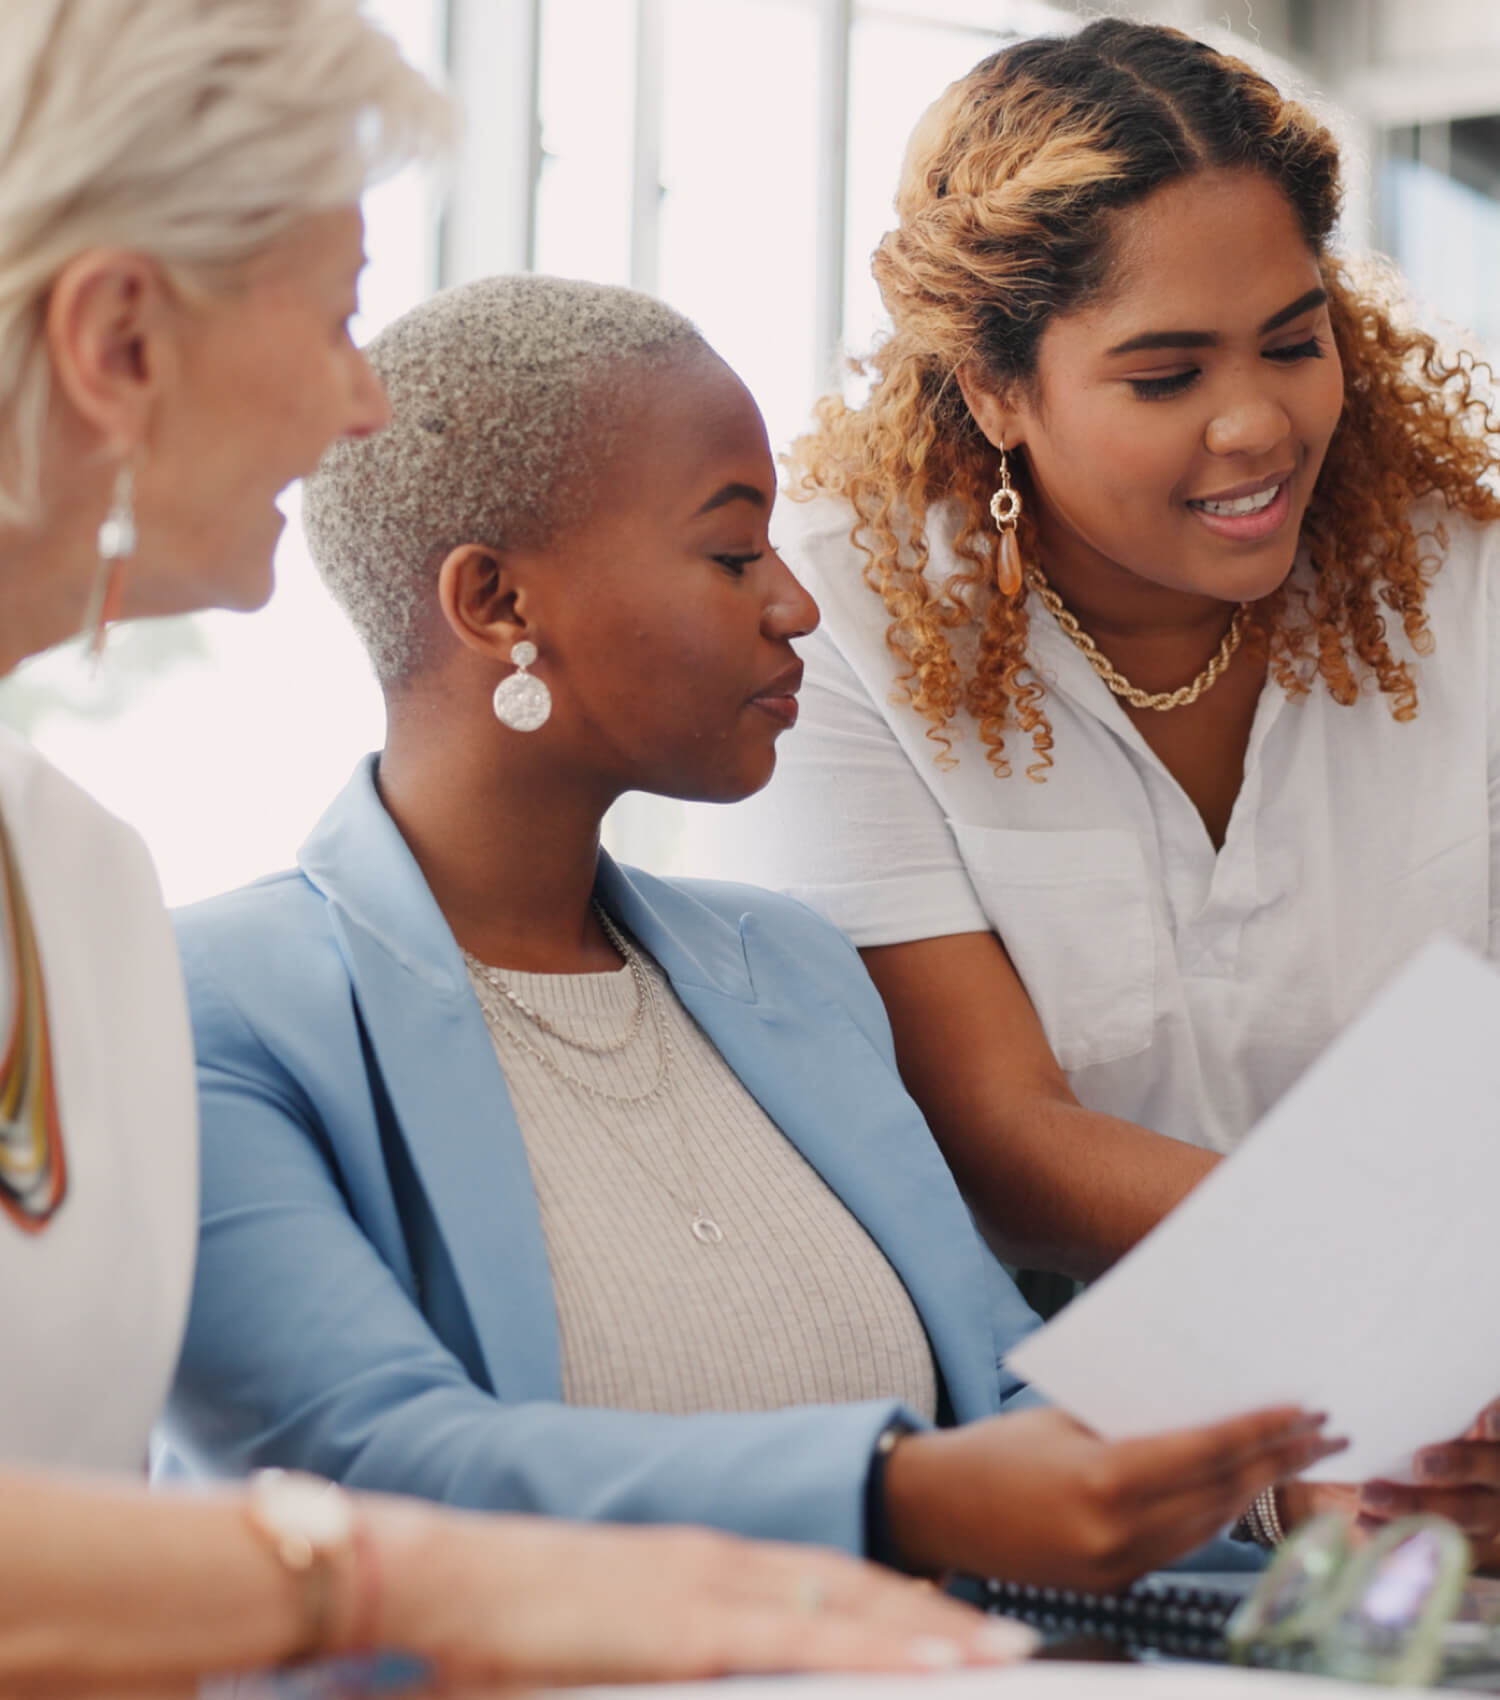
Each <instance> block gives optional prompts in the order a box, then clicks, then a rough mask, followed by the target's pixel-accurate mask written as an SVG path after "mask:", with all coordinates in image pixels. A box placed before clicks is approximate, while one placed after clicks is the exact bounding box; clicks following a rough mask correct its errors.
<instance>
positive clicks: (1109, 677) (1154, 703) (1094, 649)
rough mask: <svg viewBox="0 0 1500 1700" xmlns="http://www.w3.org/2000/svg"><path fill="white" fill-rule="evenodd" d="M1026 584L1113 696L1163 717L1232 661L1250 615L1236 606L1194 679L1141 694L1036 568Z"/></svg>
mask: <svg viewBox="0 0 1500 1700" xmlns="http://www.w3.org/2000/svg"><path fill="white" fill-rule="evenodd" d="M1026 582H1027V584H1028V585H1030V587H1031V588H1032V589H1033V590H1034V591H1035V592H1036V593H1037V595H1038V596H1039V597H1041V599H1042V606H1043V607H1044V608H1045V609H1046V610H1047V612H1048V613H1049V614H1050V615H1051V616H1052V618H1053V619H1054V620H1056V621H1057V623H1058V625H1059V626H1061V627H1062V630H1063V635H1064V637H1066V638H1067V639H1068V640H1069V642H1070V643H1072V645H1073V646H1074V648H1075V649H1079V650H1081V651H1082V652H1083V658H1084V660H1085V661H1087V662H1088V664H1089V666H1090V667H1092V668H1093V669H1094V671H1095V672H1096V673H1097V674H1098V675H1099V677H1100V678H1101V679H1103V681H1104V682H1105V684H1106V685H1108V686H1109V688H1110V690H1111V691H1113V692H1114V694H1115V695H1116V696H1117V697H1123V698H1124V699H1125V701H1126V702H1128V703H1129V704H1130V705H1131V706H1132V707H1133V708H1154V709H1156V710H1157V712H1158V713H1161V714H1165V713H1166V711H1167V710H1168V709H1169V708H1186V707H1187V705H1188V704H1189V703H1190V702H1197V700H1198V698H1199V697H1201V696H1202V695H1203V693H1204V692H1205V691H1207V690H1211V689H1212V688H1213V687H1214V686H1215V685H1216V684H1217V683H1218V682H1219V680H1220V678H1222V677H1223V674H1224V669H1225V668H1226V667H1227V666H1228V665H1229V663H1230V662H1231V661H1232V660H1233V659H1234V654H1235V651H1236V650H1237V649H1238V648H1239V647H1240V643H1241V641H1242V639H1243V638H1244V636H1245V621H1246V618H1247V617H1248V615H1249V613H1250V604H1249V603H1248V602H1242V603H1240V605H1239V607H1238V608H1236V609H1235V611H1234V618H1233V619H1232V620H1231V621H1230V622H1229V630H1228V631H1227V632H1225V634H1224V641H1223V643H1221V644H1220V645H1219V648H1218V651H1217V652H1216V654H1215V655H1214V657H1213V659H1212V660H1211V661H1210V662H1209V664H1208V665H1207V666H1206V667H1205V668H1204V669H1203V671H1202V672H1201V673H1200V674H1199V675H1198V677H1197V678H1196V679H1191V680H1189V681H1188V683H1187V684H1185V685H1179V686H1178V687H1177V689H1176V690H1175V691H1143V690H1142V689H1141V688H1140V686H1139V685H1132V684H1131V682H1130V681H1129V679H1127V678H1126V677H1125V675H1124V674H1123V673H1122V672H1120V670H1119V669H1118V668H1117V667H1115V666H1113V665H1112V664H1111V663H1110V662H1109V660H1108V659H1107V658H1106V657H1105V656H1104V655H1103V653H1102V652H1101V651H1100V649H1099V646H1098V644H1096V643H1095V642H1094V640H1093V639H1092V638H1091V637H1090V636H1089V634H1088V633H1087V632H1086V631H1085V630H1084V629H1083V627H1082V626H1080V625H1079V623H1078V621H1077V619H1076V618H1075V617H1074V616H1073V614H1072V613H1071V611H1070V610H1069V608H1068V606H1067V604H1066V603H1065V602H1064V601H1063V599H1062V598H1061V597H1060V596H1059V595H1058V594H1057V592H1056V591H1055V590H1054V589H1053V588H1052V586H1051V585H1050V584H1048V582H1047V580H1046V579H1045V577H1043V575H1042V569H1041V568H1040V567H1032V568H1030V569H1029V570H1028V571H1027V574H1026Z"/></svg>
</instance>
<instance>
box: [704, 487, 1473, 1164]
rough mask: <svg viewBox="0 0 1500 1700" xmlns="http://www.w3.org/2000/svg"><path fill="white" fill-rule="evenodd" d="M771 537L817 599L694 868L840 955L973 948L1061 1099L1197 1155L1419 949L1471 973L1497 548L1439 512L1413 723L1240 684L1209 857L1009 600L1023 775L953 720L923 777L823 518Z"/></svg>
mask: <svg viewBox="0 0 1500 1700" xmlns="http://www.w3.org/2000/svg"><path fill="white" fill-rule="evenodd" d="M778 518H779V522H780V523H779V526H778V530H779V533H780V536H779V544H780V547H781V549H782V553H783V554H784V555H785V556H786V558H787V560H788V563H789V564H790V565H791V567H792V569H793V571H795V572H796V573H797V574H798V576H799V577H801V578H802V579H803V580H804V582H805V583H806V584H807V585H808V587H809V589H811V591H812V592H813V594H814V595H815V596H816V597H817V599H818V601H819V603H820V605H821V607H822V610H823V625H822V627H821V629H820V630H819V631H818V632H817V633H816V634H814V636H813V637H812V638H810V639H808V640H807V641H806V642H805V643H804V644H802V645H801V646H799V647H800V648H801V650H802V653H803V655H804V656H805V658H806V662H807V680H806V685H805V687H804V690H803V695H802V716H801V720H800V722H799V724H798V726H797V728H796V729H795V730H794V731H793V732H791V733H789V734H787V735H786V736H784V737H783V738H782V740H781V743H780V757H779V761H778V767H777V772H776V775H775V777H774V778H773V780H772V782H771V784H770V786H769V788H768V789H767V790H766V791H765V792H763V793H762V794H761V795H760V796H759V797H756V798H752V799H751V800H750V801H748V802H747V803H744V804H740V805H737V806H735V807H733V808H729V809H719V810H713V811H698V813H697V814H696V815H695V817H694V819H693V821H692V823H691V826H690V829H689V830H690V833H691V835H692V836H691V849H690V858H691V860H692V863H693V865H694V869H695V871H701V872H704V873H709V872H712V873H714V874H716V875H720V876H723V877H730V878H740V879H747V880H751V881H757V882H759V883H761V884H765V885H771V886H776V887H780V888H782V889H784V890H787V891H791V892H793V893H795V894H796V895H797V896H799V897H801V898H803V899H805V900H806V901H807V902H809V903H811V904H812V905H814V906H815V907H816V908H818V909H820V910H821V911H823V912H824V913H825V914H826V915H828V916H829V917H830V918H831V919H832V920H833V921H835V922H836V923H837V924H838V925H839V926H841V927H843V928H844V930H845V931H846V932H847V933H849V934H850V936H851V937H852V938H853V939H854V941H855V943H856V944H859V945H879V944H891V943H899V942H903V941H907V940H912V939H921V938H930V937H935V936H937V935H940V934H949V933H963V932H971V931H977V930H981V929H993V930H994V931H995V932H996V933H997V934H998V935H999V937H1000V938H1001V939H1002V940H1003V942H1004V944H1005V946H1006V949H1007V950H1008V952H1009V953H1010V957H1011V960H1012V961H1013V962H1014V964H1015V967H1016V970H1017V972H1018V973H1019V975H1020V976H1021V979H1022V980H1023V982H1024V983H1025V985H1026V988H1027V991H1028V992H1029V994H1030V996H1031V999H1032V1002H1033V1004H1034V1005H1035V1007H1036V1010H1037V1013H1038V1015H1039V1017H1040V1019H1041V1021H1042V1024H1043V1026H1044V1027H1045V1029H1046V1032H1047V1035H1048V1038H1049V1040H1050V1041H1051V1044H1052V1047H1053V1049H1054V1051H1055V1053H1056V1055H1057V1058H1058V1061H1059V1063H1060V1064H1061V1065H1062V1067H1063V1068H1064V1069H1065V1070H1066V1071H1067V1074H1068V1077H1069V1079H1070V1081H1071V1083H1072V1086H1073V1089H1074V1091H1075V1092H1076V1093H1077V1095H1078V1097H1079V1099H1080V1100H1081V1102H1083V1103H1084V1104H1086V1105H1088V1106H1090V1107H1092V1108H1097V1109H1100V1110H1105V1111H1109V1112H1111V1113H1113V1114H1115V1115H1119V1116H1124V1117H1128V1118H1129V1119H1131V1120H1133V1121H1137V1122H1140V1123H1143V1124H1144V1125H1145V1126H1147V1127H1151V1128H1155V1129H1157V1130H1159V1131H1160V1132H1163V1133H1167V1134H1172V1135H1174V1136H1175V1137H1177V1138H1179V1139H1184V1140H1189V1141H1191V1142H1193V1143H1194V1144H1198V1145H1202V1146H1207V1147H1209V1148H1211V1149H1214V1150H1219V1151H1224V1150H1227V1149H1229V1148H1230V1147H1231V1146H1232V1145H1233V1144H1234V1143H1235V1141H1236V1140H1237V1139H1239V1138H1240V1137H1241V1136H1242V1135H1243V1134H1244V1133H1245V1132H1246V1131H1247V1130H1248V1129H1249V1128H1250V1127H1251V1125H1252V1124H1253V1123H1254V1122H1255V1120H1256V1119H1257V1118H1258V1117H1259V1116H1260V1115H1261V1114H1262V1112H1263V1111H1264V1110H1265V1109H1266V1108H1267V1107H1268V1106H1269V1105H1271V1104H1272V1103H1274V1102H1275V1101H1276V1099H1278V1098H1279V1097H1280V1096H1281V1094H1282V1093H1283V1092H1285V1091H1286V1089H1287V1088H1288V1087H1289V1086H1290V1085H1291V1084H1292V1082H1293V1081H1295V1080H1296V1078H1297V1077H1298V1075H1299V1074H1301V1072H1302V1071H1303V1069H1304V1068H1305V1067H1306V1066H1307V1065H1308V1063H1309V1062H1311V1061H1312V1059H1313V1058H1314V1057H1316V1056H1317V1055H1318V1053H1319V1052H1320V1051H1321V1050H1322V1049H1323V1048H1324V1046H1325V1045H1326V1044H1327V1043H1328V1041H1329V1040H1330V1039H1331V1038H1332V1037H1333V1036H1334V1034H1336V1033H1337V1032H1338V1031H1339V1029H1340V1028H1341V1027H1342V1026H1343V1025H1344V1024H1345V1023H1346V1022H1347V1021H1348V1020H1349V1018H1350V1017H1351V1015H1353V1014H1354V1013H1355V1012H1356V1011H1357V1010H1358V1009H1359V1007H1360V1006H1361V1005H1362V1004H1363V1003H1364V1002H1365V1001H1366V999H1368V998H1369V996H1370V995H1371V993H1372V992H1374V991H1375V989H1376V988H1377V987H1378V986H1379V985H1380V984H1381V983H1382V982H1383V981H1384V980H1385V979H1386V978H1387V977H1388V976H1389V975H1390V974H1391V973H1392V971H1393V970H1394V969H1396V968H1397V967H1398V966H1399V965H1400V964H1401V963H1402V962H1403V961H1404V960H1405V959H1406V958H1407V957H1408V956H1410V955H1411V954H1412V952H1413V951H1415V950H1416V949H1417V947H1418V946H1419V945H1420V944H1422V943H1423V941H1424V940H1426V939H1427V938H1429V937H1430V936H1431V935H1432V934H1433V933H1435V932H1439V931H1441V932H1446V933H1448V934H1449V935H1450V936H1452V937H1454V938H1457V939H1460V940H1462V941H1463V942H1465V943H1466V944H1468V945H1470V946H1471V947H1473V948H1474V949H1476V950H1479V951H1481V952H1485V953H1488V954H1491V955H1493V954H1495V951H1496V947H1497V942H1500V926H1497V909H1496V867H1497V864H1496V855H1497V843H1500V832H1497V831H1496V826H1495V810H1496V806H1497V789H1500V703H1497V700H1496V698H1497V690H1496V680H1497V677H1500V674H1497V667H1496V649H1497V642H1500V617H1497V606H1496V598H1497V594H1500V588H1497V572H1500V529H1497V528H1495V527H1476V526H1475V525H1473V524H1472V523H1471V522H1469V521H1468V520H1466V519H1463V518H1461V517H1458V516H1453V515H1442V516H1441V523H1442V524H1443V526H1444V527H1445V528H1446V532H1447V538H1448V546H1447V548H1446V551H1444V552H1443V564H1442V567H1441V570H1440V571H1439V572H1438V573H1437V575H1436V577H1435V578H1434V579H1433V581H1432V583H1431V586H1430V588H1429V591H1428V597H1427V608H1428V618H1429V622H1430V626H1431V630H1432V633H1433V636H1434V639H1435V647H1434V650H1433V652H1432V654H1431V655H1429V656H1426V657H1415V656H1412V654H1411V650H1410V646H1409V645H1408V644H1407V643H1406V640H1405V637H1404V634H1403V633H1402V631H1401V628H1400V624H1399V621H1398V620H1396V619H1395V618H1394V617H1388V618H1387V622H1386V625H1387V637H1388V641H1389V642H1390V644H1391V647H1392V650H1393V652H1394V653H1395V654H1397V655H1398V656H1406V657H1408V658H1409V659H1411V660H1412V664H1413V668H1414V672H1415V675H1416V678H1417V681H1418V687H1419V692H1420V706H1419V711H1418V714H1417V717H1416V719H1415V720H1413V721H1410V722H1408V723H1406V724H1399V723H1398V722H1397V721H1395V720H1394V719H1393V718H1392V717H1391V712H1390V706H1389V699H1388V698H1386V697H1384V696H1382V695H1380V694H1379V693H1377V692H1376V691H1375V690H1374V689H1373V687H1369V688H1367V689H1366V690H1365V691H1364V692H1363V693H1362V694H1361V695H1360V697H1359V699H1358V700H1357V701H1356V702H1355V703H1354V704H1353V705H1351V706H1348V707H1340V706H1339V705H1338V704H1337V703H1336V702H1334V701H1333V699H1332V698H1331V697H1330V696H1329V695H1328V693H1327V690H1326V689H1325V688H1324V687H1323V686H1322V685H1321V684H1320V683H1319V684H1315V685H1314V686H1313V688H1312V690H1311V691H1310V693H1309V694H1308V695H1306V696H1304V697H1300V698H1296V699H1290V698H1288V697H1287V695H1286V694H1285V692H1284V691H1283V690H1282V689H1281V688H1280V686H1278V685H1276V684H1275V683H1272V682H1268V683H1267V685H1266V687H1265V689H1264V691H1263V693H1262V695H1261V699H1260V702H1259V705H1258V707H1257V710H1256V714H1255V720H1254V725H1253V728H1252V731H1251V734H1250V743H1249V749H1248V751H1247V753H1246V758H1245V772H1244V781H1243V785H1242V787H1241V790H1240V794H1239V797H1238V799H1237V800H1236V802H1235V805H1234V811H1233V814H1232V817H1231V819H1230V822H1229V828H1228V834H1227V837H1226V839H1225V842H1224V845H1223V848H1222V849H1221V850H1219V851H1218V852H1215V850H1214V846H1213V843H1212V841H1211V840H1210V838H1209V836H1208V833H1207V831H1206V829H1205V827H1204V825H1203V822H1202V819H1201V817H1200V816H1199V814H1198V812H1197V810H1196V808H1195V807H1194V805H1193V804H1192V802H1191V801H1190V800H1189V798H1188V797H1187V795H1186V793H1185V792H1184V791H1183V790H1182V788H1181V787H1180V786H1179V785H1178V784H1177V782H1176V781H1175V780H1174V779H1173V778H1172V776H1171V775H1170V774H1169V773H1168V772H1167V770H1166V768H1165V767H1164V766H1163V765H1162V763H1161V761H1160V760H1159V759H1158V758H1157V757H1156V756H1155V755H1154V754H1153V753H1152V751H1151V750H1150V748H1149V747H1148V746H1147V744H1146V742H1145V740H1144V739H1143V738H1142V737H1141V735H1140V733H1139V732H1138V731H1137V730H1136V728H1135V727H1134V726H1133V725H1132V724H1131V722H1130V720H1129V719H1128V717H1127V716H1126V715H1125V713H1124V712H1123V710H1122V709H1121V707H1120V705H1119V704H1118V703H1117V702H1116V700H1115V699H1114V697H1112V696H1111V695H1110V693H1109V691H1108V690H1107V689H1106V687H1105V686H1104V684H1103V683H1102V682H1101V681H1100V679H1099V678H1098V677H1097V676H1096V675H1095V674H1094V672H1093V671H1092V669H1091V668H1090V667H1089V665H1088V662H1087V661H1086V660H1085V659H1084V657H1083V656H1082V655H1081V654H1080V653H1079V652H1078V650H1077V649H1076V648H1075V647H1074V646H1073V645H1072V643H1070V642H1069V640H1068V639H1067V637H1066V636H1065V635H1064V634H1063V632H1062V631H1061V630H1060V629H1059V628H1058V626H1057V625H1056V623H1055V622H1054V621H1053V620H1052V618H1051V616H1050V615H1048V614H1047V613H1046V612H1045V610H1043V609H1042V608H1040V607H1037V606H1036V605H1035V604H1033V608H1032V655H1033V660H1034V664H1035V666H1036V669H1037V671H1038V673H1039V674H1040V675H1041V676H1042V677H1043V678H1044V680H1045V682H1046V686H1047V694H1046V697H1045V699H1044V702H1045V708H1046V712H1047V715H1048V717H1049V719H1050V721H1051V725H1052V730H1053V737H1054V747H1053V751H1052V754H1053V759H1054V765H1053V767H1052V768H1051V769H1050V770H1048V772H1047V776H1046V780H1045V783H1041V784H1037V783H1034V782H1033V781H1032V780H1030V779H1028V778H1027V777H1026V772H1025V770H1026V767H1027V764H1028V761H1029V760H1030V759H1031V745H1030V739H1029V738H1028V737H1026V736H1025V735H1023V734H1018V733H1016V732H1015V731H1010V732H1008V733H1007V737H1006V753H1007V755H1008V756H1009V757H1010V760H1011V767H1012V772H1011V774H1010V776H1009V777H1007V778H1001V777H998V776H997V775H996V774H995V773H994V772H993V770H992V769H991V767H990V766H989V764H988V762H987V761H986V759H985V751H984V749H983V747H982V746H981V745H980V743H979V740H978V736H977V728H976V727H975V725H974V723H973V721H972V720H971V719H970V718H969V717H968V716H967V715H963V714H961V715H960V716H959V718H958V719H957V720H955V722H954V723H953V725H952V727H951V728H950V732H951V734H952V737H953V746H952V754H953V755H954V757H956V758H957V760H956V764H955V765H953V766H951V767H949V768H947V769H945V768H944V767H943V766H942V765H941V764H940V760H939V757H940V747H939V746H938V745H937V744H935V743H934V742H933V741H932V740H931V739H930V738H929V737H928V736H927V732H928V729H929V723H928V722H927V721H926V720H924V719H923V718H922V717H920V716H919V715H918V714H916V713H915V711H914V710H913V709H912V708H911V707H910V706H908V705H905V704H902V703H899V702H893V701H892V688H893V683H894V679H895V673H896V663H895V661H894V659H893V657H892V655H891V653H890V651H889V649H888V648H887V647H886V641H885V634H886V628H887V623H888V622H887V615H886V611H885V607H884V604H883V603H882V602H881V601H880V599H879V598H878V597H877V596H876V595H875V594H874V593H873V592H872V591H870V590H869V589H868V588H866V586H865V583H864V580H863V578H862V576H861V566H862V564H863V561H864V556H863V555H862V554H860V553H858V552H857V551H856V550H855V549H854V547H853V546H852V545H851V543H850V542H849V527H850V515H849V512H848V511H847V510H846V509H845V508H844V507H843V506H842V505H840V504H838V503H835V502H831V501H826V500H821V501H818V502H814V503H796V502H784V503H783V504H782V506H781V507H780V508H779V509H778ZM1438 518H1439V514H1438V511H1437V510H1436V509H1435V508H1434V509H1431V510H1424V521H1425V523H1426V524H1428V525H1431V524H1433V523H1435V522H1436V521H1437V520H1438ZM949 537H951V531H948V532H947V533H946V534H944V533H943V532H942V528H941V527H937V528H935V530H934V533H933V535H932V538H931V543H932V561H931V565H930V568H929V571H930V573H931V574H932V576H933V577H934V578H935V579H941V578H944V577H946V576H947V575H948V574H950V573H951V572H953V571H955V570H956V562H955V560H954V557H953V555H952V553H951V549H950V548H949V547H948V538H949ZM1433 551H1434V554H1436V553H1437V552H1438V551H1437V545H1436V543H1435V542H1434V544H1433ZM1297 570H1299V571H1301V570H1303V568H1302V567H1300V566H1299V568H1298V569H1297ZM957 635H958V636H959V637H960V639H962V638H963V637H964V636H965V635H966V634H957ZM964 659H965V658H964V657H963V655H962V653H961V652H960V661H961V663H962V662H963V661H964ZM995 1043H996V1044H1004V1043H1005V1035H1004V1034H1003V1033H996V1035H995Z"/></svg>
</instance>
